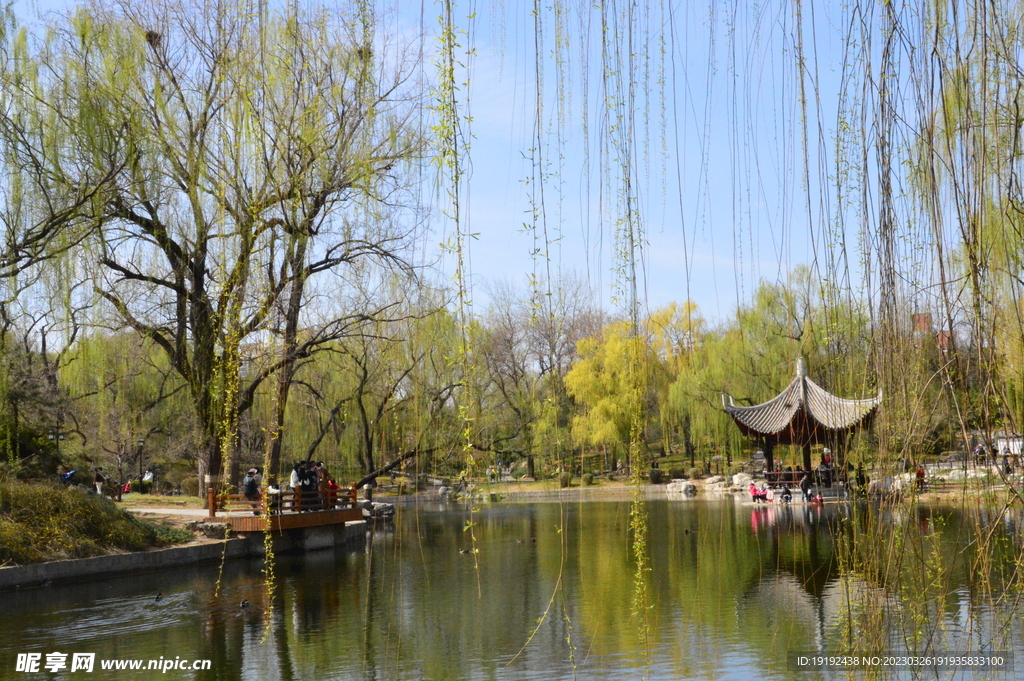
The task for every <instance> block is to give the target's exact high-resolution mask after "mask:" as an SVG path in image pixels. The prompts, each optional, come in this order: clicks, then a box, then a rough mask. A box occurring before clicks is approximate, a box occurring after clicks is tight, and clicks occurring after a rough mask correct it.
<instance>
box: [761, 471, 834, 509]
mask: <svg viewBox="0 0 1024 681" xmlns="http://www.w3.org/2000/svg"><path fill="white" fill-rule="evenodd" d="M812 487H813V483H812V482H811V476H810V474H808V473H806V472H805V473H804V474H803V477H802V478H801V479H800V492H801V493H802V494H803V500H804V503H807V504H821V503H824V499H823V498H822V496H821V492H817V493H815V494H814V495H813V496H812V495H811V489H812ZM749 490H750V498H751V499H752V500H753V502H754V503H755V504H759V503H766V504H771V503H774V501H775V498H776V496H777V497H778V498H779V500H780V501H781V502H782V503H784V504H788V503H790V502H791V501H793V492H792V490H790V488H789V483H788V482H783V483H782V488H781V490H780V491H779V493H778V495H776V493H775V490H773V489H772V487H771V486H770V485H768V484H767V483H765V482H762V483H760V484H759V483H755V482H753V481H751V483H750V487H749Z"/></svg>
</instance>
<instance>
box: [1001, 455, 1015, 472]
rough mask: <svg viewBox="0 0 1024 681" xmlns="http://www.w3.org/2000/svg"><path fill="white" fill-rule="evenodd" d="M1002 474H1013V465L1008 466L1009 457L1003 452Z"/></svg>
mask: <svg viewBox="0 0 1024 681" xmlns="http://www.w3.org/2000/svg"><path fill="white" fill-rule="evenodd" d="M1003 475H1013V467H1012V466H1010V457H1009V456H1008V455H1007V454H1005V453H1004V454H1003Z"/></svg>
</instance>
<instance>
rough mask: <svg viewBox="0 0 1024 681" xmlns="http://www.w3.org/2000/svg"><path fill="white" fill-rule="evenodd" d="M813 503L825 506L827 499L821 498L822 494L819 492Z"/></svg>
mask: <svg viewBox="0 0 1024 681" xmlns="http://www.w3.org/2000/svg"><path fill="white" fill-rule="evenodd" d="M811 503H813V504H824V503H825V498H824V497H823V496H821V492H818V493H817V494H815V495H814V498H813V499H811Z"/></svg>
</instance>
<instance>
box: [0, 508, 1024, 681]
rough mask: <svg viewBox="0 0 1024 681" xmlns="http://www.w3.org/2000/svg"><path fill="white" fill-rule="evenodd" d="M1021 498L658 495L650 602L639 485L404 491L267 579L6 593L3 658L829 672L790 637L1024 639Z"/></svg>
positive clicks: (621, 672)
mask: <svg viewBox="0 0 1024 681" xmlns="http://www.w3.org/2000/svg"><path fill="white" fill-rule="evenodd" d="M1020 520H1021V518H1020V513H1019V511H1016V510H1012V511H1006V512H1003V511H1002V510H1000V511H998V512H996V511H985V512H981V511H977V512H971V513H965V512H963V511H962V510H958V509H944V508H937V507H936V508H925V507H922V508H914V509H911V510H878V509H874V508H872V507H868V506H860V507H854V506H826V507H820V506H802V505H801V506H772V507H764V506H761V507H755V506H751V505H749V504H742V503H736V502H734V501H732V500H729V499H726V500H722V501H719V502H715V501H699V502H695V501H688V502H672V501H667V500H652V501H650V502H649V504H648V522H647V524H648V527H649V531H650V540H649V546H650V568H651V569H650V572H649V573H648V574H647V575H646V577H645V578H646V579H647V580H648V593H649V594H650V595H651V600H650V604H649V605H650V607H649V608H648V609H646V610H641V611H638V610H637V608H636V607H635V606H634V604H633V593H634V587H635V579H636V571H635V568H634V565H633V561H632V559H631V556H630V551H629V548H630V538H629V534H628V525H629V505H628V503H625V502H586V503H572V504H557V503H541V504H533V505H495V506H492V507H486V508H483V509H480V510H477V511H475V512H471V511H470V510H469V509H466V508H463V507H458V506H451V507H440V506H430V507H427V506H419V507H417V506H407V507H404V508H402V509H401V512H400V514H399V516H398V518H397V520H396V522H395V524H394V525H393V526H389V527H387V528H382V529H380V530H379V531H378V532H376V533H375V535H374V537H373V539H372V541H368V542H367V543H366V544H365V546H363V547H361V548H359V549H358V550H337V551H320V552H315V553H310V554H307V555H305V556H296V557H282V558H280V559H279V561H278V564H277V569H276V573H277V577H278V586H277V589H276V591H275V592H274V594H273V596H272V598H271V600H268V597H267V594H266V593H265V590H264V587H263V583H262V574H261V570H262V567H263V566H262V564H261V563H260V562H259V561H241V562H232V563H228V564H226V565H225V566H224V568H223V572H222V573H221V571H220V568H219V567H218V566H211V567H204V568H195V569H191V570H175V571H172V572H166V573H159V574H149V575H139V576H136V577H132V578H123V579H111V580H106V581H103V582H96V583H91V584H85V585H75V586H66V587H58V588H50V589H46V590H30V591H24V592H14V593H8V594H4V598H3V601H2V603H3V605H2V606H0V607H2V609H3V613H4V614H5V615H6V616H5V617H4V618H3V621H0V665H2V666H0V669H3V670H4V671H3V673H0V677H6V676H9V674H8V671H11V670H13V669H14V658H15V656H16V654H17V653H18V652H42V653H46V652H51V651H54V650H57V651H60V652H67V653H72V652H95V653H97V657H98V658H99V659H104V658H106V659H109V658H136V659H156V658H159V657H161V656H163V657H165V658H174V657H175V656H180V657H183V658H194V659H211V660H213V661H214V662H213V665H214V670H213V671H212V672H187V673H186V672H171V675H176V676H174V678H196V679H205V678H210V679H213V678H216V679H282V680H285V681H288V680H291V679H365V680H368V681H370V680H376V679H421V678H425V679H451V678H473V679H492V678H493V679H498V678H501V679H552V678H573V677H576V678H586V679H592V678H597V679H601V678H607V679H613V678H614V679H620V678H623V677H628V678H639V677H641V676H643V675H644V673H645V669H646V670H647V673H648V674H649V675H650V677H651V678H658V679H677V678H691V677H696V676H707V677H709V678H726V679H731V678H736V679H744V680H746V679H749V678H750V676H751V674H752V673H754V674H756V675H757V676H759V677H762V678H778V679H790V678H828V677H827V676H823V675H821V674H820V673H817V672H812V673H803V672H801V673H798V672H794V671H792V670H790V669H788V668H787V661H786V653H787V651H791V650H802V651H823V652H827V651H836V650H842V649H844V646H846V647H850V646H854V645H856V644H858V643H860V642H865V643H868V642H870V643H872V644H878V643H879V642H881V643H883V644H884V645H886V646H890V647H893V646H895V647H899V648H900V649H906V647H907V646H910V645H914V646H917V645H932V646H933V647H947V648H948V649H950V650H966V649H978V648H979V647H980V646H985V645H990V644H992V642H993V641H997V642H998V643H999V644H1000V645H1003V646H1004V647H1008V646H1017V647H1018V650H1020V648H1019V646H1020V641H1021V640H1022V637H1021V633H1024V632H1022V631H1021V625H1020V623H1019V619H1018V618H1015V617H1013V614H1014V613H1013V611H1012V609H1011V608H1010V605H1012V603H1011V602H1009V599H1007V601H1000V600H998V599H997V598H996V597H994V596H990V595H986V594H987V593H988V592H987V591H986V588H987V587H988V586H991V587H993V588H994V589H995V591H996V594H1002V593H1010V594H1014V593H1016V591H1015V589H1016V588H1017V587H1016V585H1015V583H1014V581H1013V579H1014V575H1015V570H1016V562H1015V556H1017V555H1018V554H1019V550H1020V537H1019V535H1018V533H1017V528H1018V527H1020ZM470 525H471V526H472V530H471V531H470V530H468V529H467V528H468V527H469V526H470ZM979 527H980V528H984V530H985V532H986V533H988V536H990V542H989V544H988V546H987V548H986V549H985V555H984V556H981V555H978V553H977V552H976V551H975V552H973V553H972V551H973V549H972V548H971V546H972V543H971V542H972V540H973V538H974V537H975V536H976V534H977V533H978V528H979ZM878 528H883V529H885V532H884V533H880V532H877V531H873V530H877V529H878ZM879 537H886V538H887V539H886V541H887V542H889V543H893V542H897V539H896V538H897V537H900V539H899V540H898V544H899V545H898V546H897V547H896V548H898V551H890V554H892V555H893V556H895V557H896V558H899V559H900V563H899V564H898V565H895V566H894V567H893V568H892V569H890V570H887V571H881V572H878V571H874V569H873V566H872V565H870V564H869V561H868V560H867V559H866V558H865V556H867V555H868V554H869V553H870V552H871V551H875V552H876V553H878V554H879V555H889V554H884V553H881V552H882V550H883V549H891V548H892V547H890V546H877V547H876V546H874V545H873V542H878V541H879V539H878V538H879ZM893 546H895V544H893ZM872 555H874V554H872ZM858 556H860V557H858ZM982 569H984V571H986V575H988V577H987V578H986V580H979V579H978V574H979V571H980V570H982ZM218 579H219V589H218ZM1007 590H1008V591H1007ZM158 592H162V593H163V598H162V599H161V600H159V601H156V600H155V598H154V596H155V594H156V593H158ZM915 594H916V595H917V596H919V597H915ZM243 600H245V601H248V602H249V603H251V605H249V606H248V607H245V608H242V607H240V605H239V604H240V603H241V602H242V601H243ZM271 612H272V615H271V614H270V613H271ZM645 616H646V618H647V622H648V624H649V630H650V632H651V638H650V641H649V642H650V645H649V648H647V649H645V648H644V647H643V646H642V639H641V637H640V624H641V618H643V617H645ZM915 618H916V619H915ZM908 631H909V632H910V637H909V638H908ZM872 632H875V633H878V632H880V636H881V637H880V638H874V639H872V638H870V637H869V636H867V635H868V634H871V633H872ZM1022 662H1024V658H1022ZM106 673H107V674H110V676H108V677H106V678H119V677H118V676H117V675H116V673H115V672H106ZM103 674H104V672H102V671H101V670H97V671H96V672H95V678H105V677H104V676H103ZM122 675H123V673H122ZM51 678H63V677H61V676H59V675H53V676H52V677H51ZM67 678H74V676H73V675H70V674H68V675H67ZM137 678H145V675H144V674H143V675H140V676H138V677H137ZM166 678H170V676H167V677H166ZM943 678H946V677H945V676H944V677H943ZM992 678H1013V675H1012V674H1010V675H1007V676H1002V677H1000V676H992Z"/></svg>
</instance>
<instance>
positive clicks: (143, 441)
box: [136, 438, 146, 494]
mask: <svg viewBox="0 0 1024 681" xmlns="http://www.w3.org/2000/svg"><path fill="white" fill-rule="evenodd" d="M136 444H138V446H139V494H142V490H143V486H142V447H143V446H144V445H145V444H146V441H145V440H143V439H141V438H140V439H139V441H138V442H137V443H136Z"/></svg>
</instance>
